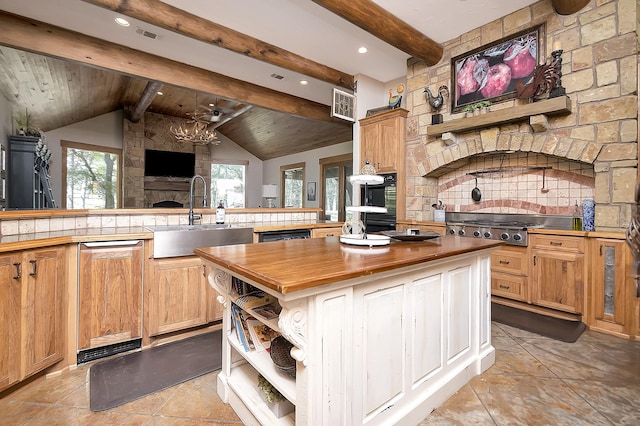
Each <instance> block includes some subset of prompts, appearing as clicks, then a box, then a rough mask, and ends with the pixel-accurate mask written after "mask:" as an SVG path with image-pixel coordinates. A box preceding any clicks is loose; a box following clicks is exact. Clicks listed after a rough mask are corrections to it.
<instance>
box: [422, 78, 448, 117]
mask: <svg viewBox="0 0 640 426" xmlns="http://www.w3.org/2000/svg"><path fill="white" fill-rule="evenodd" d="M424 93H426V94H427V101H429V105H431V109H432V110H433V111H434V112H438V110H440V108H442V105H444V97H445V95H446V96H449V88H448V87H447V86H445V85H444V84H443V85H442V86H440V87H438V94H437V95H436V96H433V94H431V90H429V88H428V87H425V89H424Z"/></svg>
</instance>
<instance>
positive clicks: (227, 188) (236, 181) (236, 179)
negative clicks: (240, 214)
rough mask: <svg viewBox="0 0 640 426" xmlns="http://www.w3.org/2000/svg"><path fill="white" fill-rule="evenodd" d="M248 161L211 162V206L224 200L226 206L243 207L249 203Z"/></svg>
mask: <svg viewBox="0 0 640 426" xmlns="http://www.w3.org/2000/svg"><path fill="white" fill-rule="evenodd" d="M248 165H249V162H248V161H237V162H222V161H218V162H215V163H211V207H216V206H217V205H218V202H219V201H220V200H222V203H223V204H224V206H225V207H229V208H234V209H241V208H244V207H245V206H246V205H247V195H246V179H247V166H248Z"/></svg>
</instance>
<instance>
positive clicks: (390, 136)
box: [359, 108, 409, 220]
mask: <svg viewBox="0 0 640 426" xmlns="http://www.w3.org/2000/svg"><path fill="white" fill-rule="evenodd" d="M408 113H409V111H407V110H406V109H403V108H396V109H392V110H390V111H386V112H383V113H380V114H375V115H372V116H371V117H366V118H363V119H361V120H360V122H359V123H360V167H362V166H363V165H364V163H365V161H369V163H371V165H372V166H373V167H375V168H376V171H377V172H378V173H393V172H395V173H396V176H397V180H396V182H397V183H396V217H397V220H402V219H404V217H405V210H406V207H405V197H406V182H405V181H406V177H405V174H406V173H405V151H406V148H405V143H406V142H405V139H406V128H407V114H408Z"/></svg>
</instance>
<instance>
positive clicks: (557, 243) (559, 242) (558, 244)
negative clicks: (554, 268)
mask: <svg viewBox="0 0 640 426" xmlns="http://www.w3.org/2000/svg"><path fill="white" fill-rule="evenodd" d="M549 244H551V245H552V246H561V245H562V242H561V241H551V242H550V243H549Z"/></svg>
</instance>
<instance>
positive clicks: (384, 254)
mask: <svg viewBox="0 0 640 426" xmlns="http://www.w3.org/2000/svg"><path fill="white" fill-rule="evenodd" d="M502 244H503V243H502V242H500V241H495V240H484V239H483V240H478V239H475V238H461V237H455V236H442V237H438V238H434V239H431V240H427V241H406V242H403V241H395V240H393V239H392V240H391V244H389V245H387V246H375V247H372V248H369V247H366V246H365V247H363V246H353V245H346V244H342V243H340V241H339V237H326V238H311V239H304V240H303V239H301V240H287V241H273V242H268V243H260V244H241V245H235V246H223V247H208V248H202V249H196V250H195V254H197V255H198V256H200V257H201V258H203V259H204V260H206V261H210V262H212V263H214V264H216V265H219V266H221V267H223V268H225V269H227V270H229V271H230V272H231V273H234V272H235V273H238V274H240V275H242V276H244V277H246V278H248V279H251V280H253V281H255V282H256V283H259V284H261V285H264V286H265V287H267V288H270V289H272V290H275V291H277V292H279V293H282V294H287V293H292V292H296V291H300V290H305V289H310V288H314V287H317V286H321V285H325V284H330V283H335V282H338V281H343V280H347V279H350V278H356V277H361V276H364V275H372V274H376V273H379V272H384V271H389V270H392V269H396V268H401V267H405V266H411V265H416V264H419V263H422V262H428V261H431V260H437V259H443V258H447V257H450V256H455V255H458V254H462V253H468V252H472V251H477V250H484V249H488V248H494V247H499V246H500V245H502Z"/></svg>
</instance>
